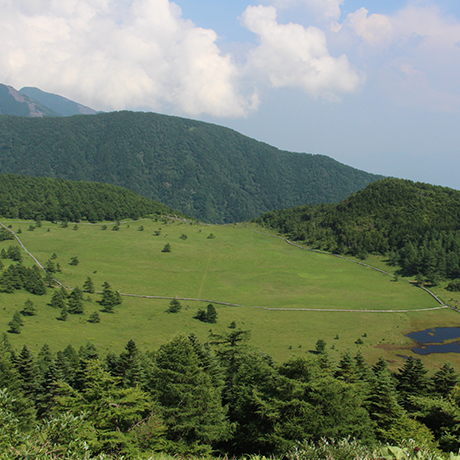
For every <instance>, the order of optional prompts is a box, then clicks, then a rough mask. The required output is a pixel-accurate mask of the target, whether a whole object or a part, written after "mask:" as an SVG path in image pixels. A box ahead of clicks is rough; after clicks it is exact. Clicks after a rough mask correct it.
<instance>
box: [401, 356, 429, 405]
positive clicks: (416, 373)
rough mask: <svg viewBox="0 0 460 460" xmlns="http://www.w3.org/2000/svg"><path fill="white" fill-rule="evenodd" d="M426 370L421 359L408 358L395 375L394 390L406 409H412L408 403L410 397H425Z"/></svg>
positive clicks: (426, 385) (426, 386)
mask: <svg viewBox="0 0 460 460" xmlns="http://www.w3.org/2000/svg"><path fill="white" fill-rule="evenodd" d="M427 372H428V371H427V369H426V368H425V366H424V365H423V363H422V361H421V359H414V358H413V357H412V356H410V357H409V358H408V359H407V360H406V361H405V363H404V366H403V367H402V368H401V369H399V373H398V374H397V376H396V377H397V380H398V383H397V386H396V389H397V391H398V392H399V395H400V398H401V403H402V405H403V406H404V407H405V408H406V409H407V410H409V409H412V406H411V403H410V401H409V397H410V396H425V395H426V394H427V393H428V383H429V381H428V378H427V376H426V374H427Z"/></svg>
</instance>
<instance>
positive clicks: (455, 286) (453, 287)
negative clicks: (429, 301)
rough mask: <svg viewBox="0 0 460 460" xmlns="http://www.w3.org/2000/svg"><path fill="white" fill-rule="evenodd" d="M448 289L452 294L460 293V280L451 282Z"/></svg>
mask: <svg viewBox="0 0 460 460" xmlns="http://www.w3.org/2000/svg"><path fill="white" fill-rule="evenodd" d="M446 289H447V290H448V291H451V292H460V281H459V280H454V281H451V282H450V283H449V284H448V285H447V287H446Z"/></svg>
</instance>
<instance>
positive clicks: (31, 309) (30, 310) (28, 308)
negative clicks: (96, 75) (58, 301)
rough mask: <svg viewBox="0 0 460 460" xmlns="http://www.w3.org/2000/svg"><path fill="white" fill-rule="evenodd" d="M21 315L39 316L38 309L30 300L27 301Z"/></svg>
mask: <svg viewBox="0 0 460 460" xmlns="http://www.w3.org/2000/svg"><path fill="white" fill-rule="evenodd" d="M21 313H22V314H23V315H24V316H34V315H36V314H37V309H36V308H35V305H34V303H33V302H32V301H31V300H30V299H27V300H26V301H25V303H24V307H23V308H22V310H21Z"/></svg>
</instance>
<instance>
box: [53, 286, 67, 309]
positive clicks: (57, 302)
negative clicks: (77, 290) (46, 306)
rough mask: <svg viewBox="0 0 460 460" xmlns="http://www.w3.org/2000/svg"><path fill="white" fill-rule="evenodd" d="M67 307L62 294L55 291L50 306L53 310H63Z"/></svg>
mask: <svg viewBox="0 0 460 460" xmlns="http://www.w3.org/2000/svg"><path fill="white" fill-rule="evenodd" d="M64 305H65V301H64V299H63V298H62V292H61V291H60V290H59V291H54V292H53V295H52V296H51V302H50V306H51V307H53V308H63V307H64Z"/></svg>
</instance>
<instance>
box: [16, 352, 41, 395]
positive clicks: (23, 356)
mask: <svg viewBox="0 0 460 460" xmlns="http://www.w3.org/2000/svg"><path fill="white" fill-rule="evenodd" d="M16 368H17V370H18V372H19V376H20V379H21V388H22V391H23V392H24V395H25V396H27V397H29V398H30V399H31V400H32V401H36V400H37V397H38V395H39V393H41V391H42V388H41V385H40V371H39V369H38V366H37V363H36V362H35V359H34V356H33V354H32V353H31V352H30V351H29V349H28V348H27V346H26V345H24V347H23V348H22V350H21V352H20V353H19V355H18V357H17V363H16Z"/></svg>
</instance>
